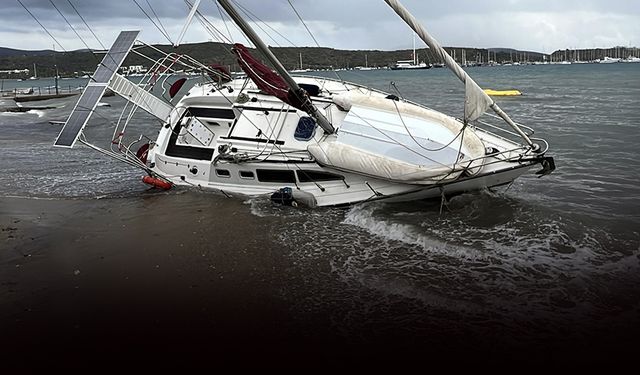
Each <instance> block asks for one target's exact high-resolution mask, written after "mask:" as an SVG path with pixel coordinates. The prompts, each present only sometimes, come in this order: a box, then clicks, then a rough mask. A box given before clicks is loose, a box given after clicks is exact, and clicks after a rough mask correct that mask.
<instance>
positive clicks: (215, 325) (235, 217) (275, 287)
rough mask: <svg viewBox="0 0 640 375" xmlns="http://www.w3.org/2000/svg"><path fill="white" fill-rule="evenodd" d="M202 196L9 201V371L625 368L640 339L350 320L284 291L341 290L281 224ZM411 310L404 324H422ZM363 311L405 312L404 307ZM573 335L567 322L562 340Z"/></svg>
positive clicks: (4, 218) (351, 306)
mask: <svg viewBox="0 0 640 375" xmlns="http://www.w3.org/2000/svg"><path fill="white" fill-rule="evenodd" d="M204 198H205V199H203V196H202V195H198V194H189V193H187V194H173V195H149V196H145V197H135V198H117V199H81V200H36V199H22V198H0V228H1V231H0V327H2V338H1V346H2V348H1V353H2V355H3V357H4V358H6V359H9V360H10V361H5V362H3V365H4V366H5V368H15V369H17V370H25V369H26V370H28V369H33V368H45V369H51V368H59V367H64V368H77V369H85V370H89V371H95V370H100V369H105V368H116V369H123V370H127V369H131V368H133V367H136V368H141V369H143V370H151V369H168V368H175V369H181V370H184V369H188V368H206V369H211V370H214V369H218V368H220V366H225V367H226V366H233V367H237V368H243V367H254V368H264V367H265V366H269V367H279V368H295V369H300V371H303V372H306V369H312V368H317V367H318V366H330V367H335V368H344V366H350V367H355V368H360V369H369V368H379V366H382V365H386V366H391V367H393V368H395V369H397V368H399V367H404V366H409V365H422V366H424V365H425V364H427V363H429V364H434V363H439V364H441V365H445V366H450V365H454V367H455V366H457V365H461V364H464V365H475V364H477V363H497V364H505V363H509V361H511V360H517V361H524V362H527V363H532V364H544V363H547V362H549V361H559V362H562V363H566V364H571V365H572V364H573V363H574V360H576V356H579V357H580V358H581V359H577V363H578V364H579V363H585V361H588V360H589V359H591V360H594V361H597V360H598V357H590V358H589V357H588V356H589V355H593V354H594V353H602V355H603V356H602V357H601V358H600V359H602V360H607V361H608V360H609V359H612V358H627V359H629V358H631V357H629V355H630V354H631V352H633V350H635V349H634V346H633V344H632V342H633V337H632V335H631V336H629V337H624V338H621V339H622V340H624V341H621V342H616V341H613V340H612V339H609V340H606V341H603V342H599V341H598V340H599V339H598V338H595V339H594V337H591V338H589V339H587V340H584V341H582V340H580V339H577V340H572V341H568V342H567V343H566V344H565V343H563V342H562V341H560V342H561V343H560V344H558V343H557V342H555V341H553V340H552V341H549V338H548V337H547V338H541V339H540V342H539V343H535V340H534V344H533V347H532V346H531V345H532V344H527V345H525V346H518V342H519V341H520V337H517V335H520V334H522V335H523V337H524V335H530V334H531V332H528V331H527V329H528V328H527V323H526V322H523V323H522V332H520V333H516V334H515V335H514V332H513V331H512V330H505V329H503V328H502V322H499V321H498V322H492V321H491V317H490V316H487V317H486V319H487V320H486V323H482V322H477V323H476V325H475V327H474V326H473V325H469V324H465V323H466V322H464V321H463V319H464V315H462V316H456V315H455V314H453V315H450V316H449V315H447V316H427V315H418V316H417V317H415V318H414V319H413V320H410V321H405V322H393V324H391V325H390V326H389V327H391V328H389V327H384V326H376V325H374V326H371V325H368V324H365V323H364V322H363V323H362V324H357V326H354V327H344V326H340V323H336V316H338V315H341V316H348V315H349V314H351V313H352V310H353V311H355V310H356V309H358V308H359V307H358V306H357V302H353V303H351V302H350V301H349V300H346V301H344V302H342V303H341V305H338V306H336V305H335V303H334V304H333V305H331V304H327V305H326V306H321V307H320V308H316V309H308V310H305V309H304V308H302V309H301V308H300V306H299V305H298V306H296V305H297V304H296V302H297V301H295V300H292V295H293V296H294V297H295V295H296V294H295V293H294V294H290V293H287V291H288V290H289V289H292V288H293V287H297V289H298V291H300V290H302V291H303V293H307V294H309V295H312V294H314V293H316V291H315V290H316V289H317V287H314V284H313V283H314V282H315V283H319V284H322V285H323V289H326V290H331V288H333V290H339V289H340V288H341V284H340V282H339V280H336V277H335V275H331V270H330V268H329V267H328V266H327V265H324V264H318V265H317V266H314V267H315V269H314V270H313V272H315V273H317V275H315V276H314V277H313V280H315V281H313V282H310V283H307V281H308V280H309V278H308V277H307V276H308V275H305V271H304V270H301V267H300V265H298V264H296V262H295V259H292V258H291V257H288V256H287V254H289V252H288V251H287V249H286V248H284V247H283V245H282V244H279V243H278V242H277V241H274V240H273V239H272V238H271V234H270V228H271V226H272V225H286V220H285V219H280V218H261V217H257V216H254V215H251V214H250V213H249V208H248V207H247V206H246V205H243V203H242V202H241V201H240V200H234V199H219V198H212V199H207V198H208V197H204ZM279 221H280V222H279ZM318 275H320V276H318ZM325 286H326V287H325ZM299 294H300V292H298V295H299ZM303 297H306V296H303ZM354 297H357V296H355V295H354ZM320 298H321V297H320ZM321 305H322V304H321ZM397 306H398V305H396V308H397ZM399 306H402V305H399ZM411 308H412V307H411V305H407V307H406V310H407V311H405V310H403V311H398V312H397V317H406V316H410V315H408V314H407V312H408V311H409V312H410V310H411ZM402 309H404V308H402ZM359 314H360V315H358V314H355V316H365V317H366V316H372V315H376V314H378V315H380V316H386V317H391V318H393V317H394V311H371V312H366V311H365V312H362V311H360V312H359ZM383 314H386V315H383ZM402 319H405V318H402ZM338 320H339V319H338ZM339 321H340V320H339ZM341 321H344V320H341ZM347 321H348V320H347ZM630 321H635V319H631V320H630ZM354 323H359V322H354ZM398 328H399V329H398ZM630 328H632V327H630ZM636 330H637V329H632V330H631V331H630V332H631V333H632V332H634V331H636ZM478 332H481V333H478ZM570 334H571V327H567V331H566V332H558V337H557V338H563V337H564V336H565V335H570ZM613 337H614V338H615V339H616V340H617V338H618V337H619V335H618V334H616V335H614V336H613ZM554 339H555V338H554ZM529 342H531V341H529ZM565 345H566V346H565ZM614 364H615V363H614Z"/></svg>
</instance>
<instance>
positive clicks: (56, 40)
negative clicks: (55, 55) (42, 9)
mask: <svg viewBox="0 0 640 375" xmlns="http://www.w3.org/2000/svg"><path fill="white" fill-rule="evenodd" d="M17 1H18V3H20V5H22V7H23V8H24V10H26V11H27V13H29V15H30V16H31V17H33V19H34V20H36V22H37V23H38V25H40V27H42V29H43V30H44V31H46V32H47V34H49V36H50V37H51V39H53V41H54V42H56V43H57V44H58V45H59V46H60V48H62V50H63V51H64V52H67V50H66V49H64V47H63V46H62V44H60V42H58V39H56V37H55V36H53V35H52V34H51V33H50V32H49V30H47V28H46V27H44V25H43V24H42V23H41V22H40V21H39V20H38V18H37V17H36V16H34V15H33V13H31V11H30V10H29V9H27V7H26V6H24V4H23V3H22V1H20V0H17Z"/></svg>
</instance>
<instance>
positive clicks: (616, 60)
mask: <svg viewBox="0 0 640 375" xmlns="http://www.w3.org/2000/svg"><path fill="white" fill-rule="evenodd" d="M620 60H621V59H619V58H614V57H609V56H605V57H604V59H603V60H600V61H599V63H600V64H615V63H619V62H620Z"/></svg>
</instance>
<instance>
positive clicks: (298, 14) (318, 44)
mask: <svg viewBox="0 0 640 375" xmlns="http://www.w3.org/2000/svg"><path fill="white" fill-rule="evenodd" d="M287 2H288V3H289V5H291V9H293V11H294V13H295V14H296V16H298V19H299V20H300V22H302V25H304V28H305V29H307V32H308V33H309V35H311V38H312V39H313V41H314V42H316V46H318V47H320V43H318V41H317V40H316V37H315V36H313V33H312V32H311V30H309V27H307V24H306V23H305V22H304V20H303V19H302V16H300V13H298V10H297V9H296V7H294V6H293V3H291V0H287Z"/></svg>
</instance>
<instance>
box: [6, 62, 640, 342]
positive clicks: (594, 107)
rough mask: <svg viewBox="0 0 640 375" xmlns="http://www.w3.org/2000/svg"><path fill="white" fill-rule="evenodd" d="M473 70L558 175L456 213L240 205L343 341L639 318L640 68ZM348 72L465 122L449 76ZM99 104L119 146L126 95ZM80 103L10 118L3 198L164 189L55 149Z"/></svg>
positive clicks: (377, 206) (581, 328)
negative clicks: (497, 93)
mask: <svg viewBox="0 0 640 375" xmlns="http://www.w3.org/2000/svg"><path fill="white" fill-rule="evenodd" d="M468 72H469V73H470V74H471V75H472V76H473V77H474V79H475V80H476V81H477V82H478V83H479V84H480V86H482V87H485V88H492V89H498V90H502V89H518V90H520V91H521V92H523V94H524V95H523V96H521V97H513V98H497V99H496V101H497V102H498V104H499V105H500V106H501V107H502V108H503V109H504V110H505V111H506V112H507V113H509V114H510V115H511V116H512V117H513V118H514V119H515V120H516V121H518V122H520V123H523V124H525V125H528V126H530V127H532V128H533V129H534V130H535V131H536V136H539V137H542V138H545V139H546V140H547V141H548V142H549V144H550V151H549V155H551V156H554V157H555V159H556V165H557V170H556V171H555V172H554V173H553V174H551V175H549V176H546V177H543V178H538V177H537V176H534V175H530V176H524V177H522V178H520V179H518V180H517V181H515V183H514V184H512V185H511V186H510V187H509V188H508V189H498V190H494V191H481V192H476V193H469V194H463V195H460V196H457V197H454V198H452V199H451V200H450V201H448V202H446V205H444V206H443V205H441V202H440V201H424V202H412V203H402V204H388V203H365V204H359V205H355V206H353V207H349V208H346V209H334V208H321V209H315V210H307V209H292V208H287V207H278V206H273V205H272V204H271V203H270V202H269V200H268V199H266V198H256V199H251V200H247V201H245V204H244V206H243V207H244V211H243V212H239V213H238V214H239V215H254V216H259V217H260V218H261V219H262V220H265V221H267V222H268V223H269V226H270V228H271V231H270V233H264V232H258V233H251V232H249V233H248V235H250V236H255V237H256V238H259V239H261V240H264V239H268V240H269V241H272V242H273V243H275V244H279V245H281V246H282V251H283V252H286V254H287V256H288V257H290V258H291V259H292V260H293V261H294V264H295V267H294V268H292V269H291V270H290V271H289V272H290V275H289V277H290V278H291V280H292V282H291V284H290V285H287V286H286V287H283V288H282V298H284V299H286V300H288V301H290V304H291V306H292V308H293V309H294V310H295V309H297V310H299V311H300V312H301V314H302V315H304V314H309V313H314V312H315V313H318V314H329V315H331V317H332V318H331V320H332V321H333V322H334V324H335V326H336V329H338V330H340V329H343V330H345V332H344V334H345V335H347V336H348V335H349V332H350V331H353V330H354V329H357V330H358V331H359V332H364V331H367V329H368V327H372V328H375V330H377V331H379V332H413V333H416V332H418V333H419V332H423V331H424V332H431V331H432V330H433V329H434V326H438V327H440V328H437V329H441V330H442V331H443V332H444V333H445V334H446V333H447V332H446V331H447V329H449V328H447V327H451V323H452V321H456V322H457V323H458V324H465V325H467V326H468V327H470V329H473V330H479V331H483V330H487V331H488V330H490V328H488V327H489V326H490V327H494V328H495V326H494V325H487V324H486V322H487V321H493V322H500V325H501V326H502V327H504V329H505V330H506V331H507V332H510V333H511V334H513V336H514V337H516V336H518V333H521V332H523V331H527V332H531V331H535V332H537V333H538V334H539V335H542V336H544V335H549V336H553V335H556V334H558V332H565V331H567V330H569V331H571V332H572V333H573V334H574V335H578V336H580V335H584V336H589V334H590V332H594V331H596V332H602V331H606V330H609V329H620V330H623V329H624V327H626V326H628V325H629V324H638V323H639V320H640V319H639V318H638V317H640V272H639V271H640V229H638V228H640V204H639V203H640V202H639V198H638V197H639V196H640V186H639V184H638V171H637V165H638V162H637V160H638V151H637V145H638V144H639V143H640V131H639V130H638V129H639V127H640V64H607V65H598V64H588V65H587V64H584V65H571V66H565V65H548V66H514V67H494V68H469V69H468ZM315 74H320V73H315ZM326 74H327V75H329V76H335V75H334V74H333V73H331V74H330V73H326ZM340 77H341V78H343V79H345V80H347V81H352V82H357V83H362V84H364V85H368V86H373V87H376V88H379V89H382V90H385V91H389V92H392V93H394V94H396V95H401V96H403V97H406V98H408V99H411V100H414V101H417V102H420V103H423V104H425V105H427V106H429V107H431V108H434V109H436V110H440V111H442V112H445V113H447V114H451V115H454V116H457V117H461V115H462V111H463V100H464V92H463V87H462V85H461V84H460V83H459V82H458V81H457V80H456V79H455V78H454V77H453V75H452V74H451V73H449V72H448V71H446V70H444V69H431V70H427V71H415V72H408V71H387V70H379V71H365V72H355V71H354V72H340ZM102 101H103V102H106V103H109V104H111V106H110V107H99V108H98V109H97V112H96V115H94V116H93V120H92V121H91V123H90V125H89V126H88V128H87V135H88V136H96V137H102V138H103V139H107V140H108V139H110V135H111V134H112V132H113V129H112V127H111V122H112V121H113V119H115V118H117V117H118V116H119V115H120V112H121V110H122V107H123V101H122V100H121V99H119V98H117V97H108V98H104V99H103V100H102ZM74 102H75V99H74V98H69V99H64V100H51V101H47V102H34V103H30V105H34V106H40V105H43V106H44V105H49V104H51V105H55V106H58V107H59V108H58V109H54V110H42V111H40V110H38V111H32V112H28V113H20V114H15V113H0V149H1V150H2V151H1V154H2V158H0V170H2V174H1V175H0V196H4V197H11V196H20V197H33V198H53V199H68V198H73V199H94V198H118V199H116V200H115V201H117V202H121V203H120V204H127V202H130V201H132V200H136V199H139V197H141V196H145V195H148V194H153V192H150V191H148V190H147V187H146V186H144V185H143V184H142V183H141V182H140V176H141V173H140V172H139V171H137V170H132V169H129V168H128V167H126V166H123V165H121V164H119V163H118V162H115V161H112V160H110V159H108V158H106V157H104V156H102V155H99V154H96V153H95V152H92V151H90V150H88V149H87V148H84V147H77V148H74V149H71V150H63V149H54V148H53V147H52V144H53V141H54V139H55V137H56V136H57V134H58V132H59V130H60V127H59V126H57V125H51V124H50V123H49V121H50V120H64V119H65V117H66V115H67V114H68V113H69V111H70V110H71V108H72V107H73V104H74ZM130 128H131V130H132V132H134V133H135V132H143V133H145V134H147V136H149V137H150V138H152V139H153V138H154V137H155V135H156V134H157V131H158V129H159V123H158V122H157V121H156V120H153V119H152V118H150V117H148V116H145V115H142V116H140V117H138V118H136V119H135V120H134V121H132V123H131V124H130ZM136 134H137V133H136ZM173 194H175V193H169V194H167V195H166V197H165V198H166V199H167V200H170V199H172V195H173ZM186 194H195V195H198V194H201V195H202V199H219V200H225V199H227V198H225V197H221V196H217V195H212V194H206V193H201V192H197V191H189V192H187V193H186ZM212 226H213V227H215V223H212ZM294 281H295V282H294ZM425 321H428V322H429V323H428V324H427V323H425ZM460 322H464V323H460ZM523 322H526V323H523ZM568 327H570V328H568ZM450 329H451V330H455V329H454V328H450ZM576 332H577V333H576ZM452 333H455V332H452ZM529 337H530V336H529ZM536 337H540V336H536ZM521 338H522V337H521ZM514 340H515V341H517V340H516V339H515V338H514ZM531 340H533V338H531Z"/></svg>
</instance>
